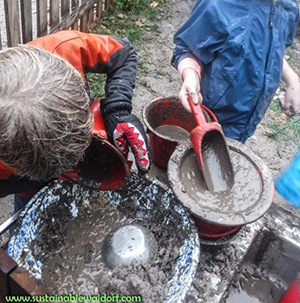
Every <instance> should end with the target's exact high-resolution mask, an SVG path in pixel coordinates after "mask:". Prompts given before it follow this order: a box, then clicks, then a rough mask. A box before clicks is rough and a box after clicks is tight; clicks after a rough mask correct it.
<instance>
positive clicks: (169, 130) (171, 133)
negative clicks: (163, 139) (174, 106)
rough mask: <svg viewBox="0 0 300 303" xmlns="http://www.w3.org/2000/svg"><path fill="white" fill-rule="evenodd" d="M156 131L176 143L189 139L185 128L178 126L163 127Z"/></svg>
mask: <svg viewBox="0 0 300 303" xmlns="http://www.w3.org/2000/svg"><path fill="white" fill-rule="evenodd" d="M155 131H156V132H158V133H159V134H161V135H163V136H167V137H170V138H172V139H174V140H176V141H183V140H188V139H189V133H188V132H187V131H186V130H185V129H184V128H182V127H180V126H176V125H161V126H159V127H157V128H156V129H155Z"/></svg>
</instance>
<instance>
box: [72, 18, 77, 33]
mask: <svg viewBox="0 0 300 303" xmlns="http://www.w3.org/2000/svg"><path fill="white" fill-rule="evenodd" d="M72 29H73V30H75V31H78V20H77V21H75V22H74V23H73V24H72Z"/></svg>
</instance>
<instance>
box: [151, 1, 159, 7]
mask: <svg viewBox="0 0 300 303" xmlns="http://www.w3.org/2000/svg"><path fill="white" fill-rule="evenodd" d="M157 5H158V3H157V2H155V1H154V2H152V3H151V4H150V6H151V7H156V6H157Z"/></svg>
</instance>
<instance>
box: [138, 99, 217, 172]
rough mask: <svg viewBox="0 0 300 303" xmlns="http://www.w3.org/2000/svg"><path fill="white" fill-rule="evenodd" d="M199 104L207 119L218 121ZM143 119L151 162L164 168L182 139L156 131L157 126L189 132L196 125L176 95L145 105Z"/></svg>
mask: <svg viewBox="0 0 300 303" xmlns="http://www.w3.org/2000/svg"><path fill="white" fill-rule="evenodd" d="M201 106H202V109H203V111H204V114H205V116H206V119H207V121H215V122H217V121H218V120H217V118H216V116H215V115H214V114H213V113H212V112H211V111H210V110H209V109H208V108H207V107H205V106H203V105H201ZM143 119H144V122H145V124H146V126H147V133H148V135H149V143H150V149H151V153H152V160H153V163H154V164H156V165H157V166H159V167H161V168H164V169H166V168H167V166H168V162H169V159H170V157H171V155H172V153H173V152H174V150H175V148H176V146H177V145H178V143H179V142H180V141H182V139H181V140H180V139H178V138H177V139H176V138H175V137H172V134H171V135H162V134H161V133H159V132H158V131H157V129H158V127H160V126H163V125H172V126H178V127H181V128H183V129H184V130H185V131H187V132H188V133H190V132H191V130H192V129H194V128H195V127H196V124H195V121H194V119H193V116H192V114H191V113H190V112H188V111H187V110H186V109H185V108H184V107H183V106H182V104H181V101H180V100H179V99H178V98H177V97H169V98H157V99H155V100H153V101H152V102H151V103H149V104H148V105H146V106H145V107H144V110H143ZM187 138H188V134H187Z"/></svg>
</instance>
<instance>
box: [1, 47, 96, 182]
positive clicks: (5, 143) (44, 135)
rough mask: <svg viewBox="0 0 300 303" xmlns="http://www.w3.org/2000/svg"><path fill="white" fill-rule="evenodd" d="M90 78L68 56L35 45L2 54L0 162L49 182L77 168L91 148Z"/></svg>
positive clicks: (36, 178) (25, 174) (30, 176)
mask: <svg viewBox="0 0 300 303" xmlns="http://www.w3.org/2000/svg"><path fill="white" fill-rule="evenodd" d="M92 123H93V122H92V115H91V111H90V104H89V98H88V95H87V93H86V91H85V87H84V80H83V78H82V76H81V75H80V73H79V72H78V71H77V70H76V69H75V68H74V67H73V66H71V65H70V64H69V63H68V62H66V61H65V60H63V59H62V58H60V57H58V56H56V55H53V54H51V53H49V52H47V51H45V50H42V49H39V48H36V47H33V46H18V47H14V48H9V49H7V50H4V51H1V52H0V160H1V161H2V162H4V163H5V164H6V165H8V166H9V167H11V168H13V169H15V170H16V171H17V173H18V174H19V175H21V176H26V177H28V178H30V179H32V180H47V179H50V178H53V177H57V176H59V175H60V174H61V173H62V172H65V171H68V170H71V168H72V166H73V165H75V164H77V163H78V161H79V160H80V159H81V158H82V157H83V154H84V151H85V149H86V148H87V147H88V145H89V144H90V140H91V130H92Z"/></svg>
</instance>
